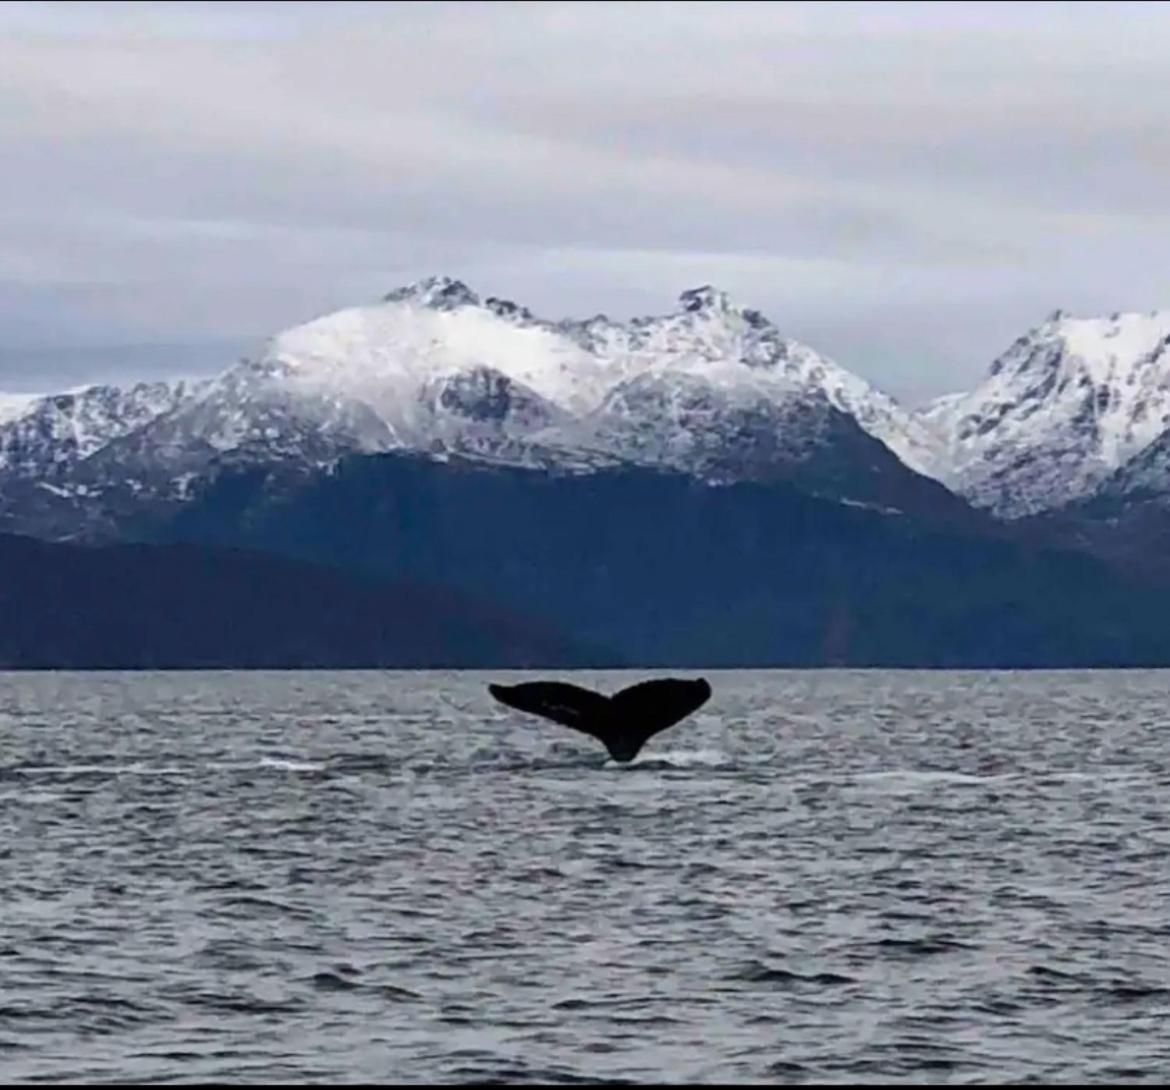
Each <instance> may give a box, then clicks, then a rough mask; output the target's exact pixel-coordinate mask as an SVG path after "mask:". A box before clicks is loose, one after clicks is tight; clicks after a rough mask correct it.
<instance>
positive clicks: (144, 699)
mask: <svg viewBox="0 0 1170 1090" xmlns="http://www.w3.org/2000/svg"><path fill="white" fill-rule="evenodd" d="M642 676H645V675H641V674H637V675H623V674H610V675H578V677H577V680H578V681H581V682H584V683H587V684H597V685H599V686H601V687H603V688H606V689H609V690H612V689H614V688H617V687H619V686H621V685H624V684H628V683H630V682H631V681H633V680H636V679H638V678H640V677H642ZM707 676H708V677H709V678H710V679H711V681H712V682H713V684H714V687H715V695H714V697H713V699H712V701H711V702H710V703H709V704H708V705H707V706H706V707H705V708H704V709H703V710H702V711H700V712H699V713H698V714H697V715H696V716H694V717H693V718H692V719H691V720H689V721H688V722H686V723H685V724H683V725H682V726H680V727H678V728H676V729H674V730H672V731H670V732H668V733H666V734H663V735H660V736H659V737H658V738H656V739H654V740H652V741H651V743H650V744H649V745H648V746H647V748H646V749H645V750H644V751H643V754H642V756H641V758H640V759H639V760H638V761H637V762H636V763H635V764H634V765H632V766H628V767H620V766H615V765H614V764H612V763H610V762H609V761H608V759H607V758H606V755H605V753H604V750H602V749H601V748H600V747H599V746H597V745H595V744H593V743H591V742H590V741H589V740H588V739H583V738H579V736H576V735H574V734H572V733H571V732H569V731H567V730H564V729H562V728H558V727H555V726H553V725H552V724H544V723H541V722H540V721H538V720H534V719H530V718H528V717H525V716H522V715H520V714H519V713H516V712H511V711H508V710H507V709H504V708H501V707H498V706H496V705H494V704H493V703H492V702H491V701H490V699H489V698H488V697H487V695H486V692H485V684H486V682H487V681H488V680H489V677H488V675H479V674H446V673H431V674H395V673H356V674H348V673H333V674H327V673H322V674H312V673H299V674H297V673H294V674H187V675H184V674H137V675H135V674H123V675H98V674H88V675H85V674H73V675H33V674H23V675H13V674H9V675H0V744H2V746H3V750H2V752H0V831H2V834H3V835H2V838H0V974H2V976H0V1078H3V1080H4V1081H27V1080H33V1079H41V1080H54V1081H62V1080H66V1079H73V1080H79V1081H80V1080H93V1081H96V1080H109V1079H113V1078H122V1079H125V1080H128V1081H149V1082H161V1081H168V1080H176V1081H196V1080H212V1079H215V1080H221V1081H228V1082H244V1081H255V1082H260V1081H270V1080H285V1081H298V1080H301V1081H304V1080H321V1081H324V1080H331V1081H348V1082H357V1081H364V1080H367V1079H374V1080H382V1081H388V1080H399V1081H405V1082H424V1081H461V1080H462V1081H483V1080H485V1079H486V1080H490V1079H496V1080H506V1081H522V1080H546V1081H578V1080H590V1081H599V1080H603V1079H614V1080H626V1081H646V1082H654V1081H664V1080H668V1079H669V1080H683V1081H716V1080H720V1079H723V1080H727V1081H731V1082H737V1081H738V1082H744V1081H751V1080H757V1081H759V1080H768V1081H791V1082H798V1081H802V1080H810V1081H812V1080H815V1081H840V1082H850V1081H858V1080H860V1079H872V1080H875V1081H879V1082H899V1081H906V1082H910V1081H914V1082H924V1081H931V1080H934V1081H944V1082H946V1081H953V1082H977V1081H998V1082H1002V1081H1004V1080H1007V1079H1013V1080H1016V1079H1031V1080H1036V1081H1041V1080H1047V1081H1065V1080H1072V1079H1074V1078H1085V1079H1089V1080H1091V1081H1104V1080H1107V1079H1112V1080H1120V1079H1127V1080H1138V1079H1145V1080H1148V1081H1151V1082H1161V1081H1165V1080H1166V1079H1167V1078H1170V1034H1168V1033H1167V1029H1170V961H1168V957H1170V896H1168V894H1170V823H1168V818H1167V813H1168V810H1167V798H1168V792H1170V734H1168V733H1167V730H1166V726H1167V722H1168V719H1170V710H1168V709H1170V703H1168V700H1167V697H1168V695H1170V674H1166V673H1152V672H1151V673H1139V672H1135V673H1100V674H1092V673H1086V674H1014V675H1012V674H998V675H997V674H929V673H920V674H916V673H861V672H857V673H852V672H823V673H785V672H775V673H764V672H750V673H749V672H745V673H711V674H708V675H707ZM491 677H492V678H498V679H501V680H513V679H516V678H517V677H519V675H514V674H495V675H491Z"/></svg>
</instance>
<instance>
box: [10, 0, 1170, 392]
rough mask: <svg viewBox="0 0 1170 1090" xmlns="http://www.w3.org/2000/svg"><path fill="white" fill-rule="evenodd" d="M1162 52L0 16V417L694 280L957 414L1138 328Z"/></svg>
mask: <svg viewBox="0 0 1170 1090" xmlns="http://www.w3.org/2000/svg"><path fill="white" fill-rule="evenodd" d="M1168 53H1170V8H1168V7H1167V6H1165V5H1155V4H1124V3H1118V4H1109V5H1088V4H1076V3H1074V4H1024V3H1008V4H995V3H985V4H969V5H968V4H963V3H940V4H929V3H922V4H881V3H870V2H867V3H863V4H857V5H853V4H807V5H806V4H800V3H794V4H768V3H758V2H751V3H745V4H737V3H729V2H721V3H711V4H707V3H686V4H658V3H621V4H616V3H615V4H607V3H593V2H590V3H581V4H573V3H564V4H562V3H552V2H545V3H541V4H528V3H519V4H511V3H484V4H477V3H451V4H445V3H406V4H401V5H398V4H370V5H366V4H345V3H331V4H281V3H271V4H262V3H252V4H226V3H221V4H214V3H204V4H194V3H167V4H158V5H153V4H112V3H108V4H61V5H58V4H52V3H38V4H27V5H26V4H19V3H17V4H13V3H8V4H5V5H0V151H2V153H3V162H4V169H3V171H2V173H0V177H2V178H3V181H2V182H0V186H2V189H0V192H2V194H3V200H2V201H0V315H2V316H3V318H4V326H5V329H6V335H5V338H4V347H3V348H0V388H3V387H5V386H7V387H8V388H49V387H52V386H54V385H58V384H59V382H58V380H59V379H64V380H65V381H68V382H75V381H80V380H82V379H84V378H90V377H107V376H108V377H117V378H124V377H127V376H128V375H129V374H130V373H147V372H150V371H156V372H166V371H167V370H174V369H176V367H178V366H179V365H178V363H177V362H176V360H178V359H179V358H180V357H181V358H182V359H183V360H184V361H188V362H189V361H190V360H198V361H199V366H206V367H214V366H215V365H216V364H217V362H218V355H219V353H221V352H222V353H226V352H227V351H228V350H229V348H230V349H231V350H232V351H234V350H236V348H237V347H238V350H240V351H243V350H246V349H247V347H248V346H250V345H251V344H252V343H254V342H255V341H256V340H258V339H260V338H261V337H263V336H265V335H266V334H268V333H270V332H274V331H276V330H277V329H279V328H281V327H284V326H287V325H289V324H292V323H294V322H297V321H300V320H303V319H305V318H308V317H311V316H313V315H315V314H318V313H321V312H323V311H326V310H329V309H331V308H333V307H336V306H341V305H346V304H350V303H354V302H360V301H365V300H368V299H370V298H374V297H377V296H378V295H380V294H382V293H384V292H385V291H386V290H388V289H389V288H391V287H393V286H396V285H397V284H399V283H402V282H405V281H409V280H413V279H416V278H418V277H420V276H423V275H427V274H430V273H437V272H445V273H450V274H453V275H459V276H462V277H463V278H464V279H466V280H468V281H469V282H470V283H472V285H473V286H475V287H477V288H479V289H480V290H483V291H485V292H490V293H497V294H508V295H511V296H512V297H514V298H517V299H519V300H520V301H523V302H525V303H527V304H528V305H529V306H531V307H533V309H536V310H538V311H540V312H543V313H547V314H549V315H560V314H564V313H574V314H583V313H592V312H595V311H598V310H604V311H607V312H609V313H612V314H615V315H624V314H631V313H635V312H639V311H646V310H651V311H661V310H664V309H667V308H668V307H670V306H671V305H672V301H673V298H674V296H675V295H677V293H678V292H679V291H681V290H682V289H683V288H686V287H689V286H692V285H694V284H696V283H703V282H708V281H709V282H715V283H718V284H720V285H721V286H723V287H725V288H727V289H728V290H730V291H731V292H732V293H733V294H735V295H737V296H739V297H741V298H742V299H743V300H744V301H745V302H747V303H749V304H751V305H754V306H758V307H760V308H761V309H763V310H765V311H766V312H767V313H769V314H770V315H771V316H772V317H773V318H774V319H775V320H777V321H778V322H779V323H780V324H781V326H782V327H783V328H784V329H785V331H786V332H788V333H789V334H791V335H793V336H797V337H800V338H802V339H804V340H807V341H809V342H810V343H812V344H813V345H815V346H816V347H818V348H820V349H822V350H824V351H827V352H829V353H830V354H833V355H834V356H836V357H837V358H838V359H839V361H840V362H841V363H843V364H845V365H846V366H848V367H851V368H852V369H854V370H856V371H858V372H860V373H862V374H864V375H865V376H866V377H867V378H870V379H871V380H873V381H875V382H877V383H878V384H879V385H883V386H885V387H886V388H888V389H890V390H891V392H894V393H896V394H899V395H902V396H906V397H907V398H908V399H910V400H915V399H917V398H920V397H925V396H929V395H932V394H935V393H940V392H943V391H946V390H951V389H955V388H960V387H964V386H968V385H970V384H971V383H972V382H974V381H976V380H977V378H978V376H979V375H980V374H981V373H982V371H983V370H984V369H985V367H986V365H987V363H988V362H989V361H990V359H991V357H992V356H994V355H995V354H996V353H997V352H998V351H999V350H1000V349H1001V348H1002V347H1003V346H1004V345H1006V343H1008V342H1009V341H1010V340H1012V339H1013V338H1014V337H1015V336H1016V335H1017V333H1019V332H1020V331H1021V330H1022V329H1023V328H1024V327H1026V326H1027V325H1029V324H1031V323H1032V322H1034V321H1036V320H1038V319H1039V318H1041V317H1042V316H1043V314H1044V313H1046V312H1047V311H1049V310H1051V309H1053V308H1054V307H1057V306H1061V307H1064V308H1066V309H1070V310H1074V311H1081V312H1109V311H1112V310H1119V309H1120V310H1148V309H1152V308H1154V307H1159V306H1162V307H1167V306H1170V184H1167V183H1168V182H1170V67H1168V66H1167V65H1166V63H1165V56H1166V55H1167V54H1168ZM150 344H156V345H158V346H159V348H158V351H157V352H156V353H154V354H153V355H152V353H151V352H150V351H149V350H144V349H141V348H138V349H135V350H134V351H128V352H127V353H126V354H125V358H124V360H123V362H122V363H121V364H119V363H118V362H117V360H118V351H117V346H121V345H136V346H142V345H150ZM166 346H171V347H169V348H168V347H166ZM176 346H177V347H176ZM200 346H203V348H202V350H201V349H200ZM184 353H186V355H185V354H184ZM85 360H92V361H94V362H93V363H92V364H87V363H84V362H83V361H85ZM30 361H33V362H30ZM79 361H82V362H79ZM230 362H231V358H225V359H223V360H222V363H223V364H224V365H226V364H227V363H230ZM90 372H93V373H92V374H91V373H90Z"/></svg>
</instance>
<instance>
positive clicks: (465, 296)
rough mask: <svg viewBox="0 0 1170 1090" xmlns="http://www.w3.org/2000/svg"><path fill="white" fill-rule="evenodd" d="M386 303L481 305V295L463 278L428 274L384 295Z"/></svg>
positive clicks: (441, 306) (441, 307) (440, 306)
mask: <svg viewBox="0 0 1170 1090" xmlns="http://www.w3.org/2000/svg"><path fill="white" fill-rule="evenodd" d="M383 302H386V303H413V304H415V305H416V306H420V307H430V308H431V309H433V310H454V309H456V308H457V307H475V306H479V296H478V295H476V294H475V292H473V291H472V290H471V289H470V288H469V287H468V286H467V285H466V284H464V283H463V281H462V280H454V279H452V278H451V277H449V276H428V277H426V278H425V279H423V280H419V281H417V282H416V283H414V284H408V285H406V286H405V287H401V288H396V289H395V290H394V291H392V292H389V293H388V294H387V295H385V296H384V297H383Z"/></svg>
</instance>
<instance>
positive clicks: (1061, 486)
mask: <svg viewBox="0 0 1170 1090" xmlns="http://www.w3.org/2000/svg"><path fill="white" fill-rule="evenodd" d="M918 420H919V422H920V423H922V424H924V425H925V426H926V427H928V428H930V429H931V430H933V431H934V433H935V434H936V435H937V436H938V439H939V442H940V444H941V445H940V447H939V448H938V454H937V458H938V460H937V462H936V463H935V464H934V465H933V466H927V467H925V468H926V469H927V471H928V472H931V473H932V474H933V475H934V476H936V477H937V478H938V479H940V480H942V481H943V482H944V483H946V484H947V485H948V486H949V487H951V488H952V489H954V490H955V491H957V492H959V493H960V494H961V495H963V496H965V497H966V498H967V499H969V500H970V501H971V502H973V503H975V504H976V505H978V506H981V507H987V508H990V509H992V510H993V511H995V512H996V513H997V514H999V515H1001V516H1005V517H1008V518H1016V517H1020V516H1025V515H1029V514H1035V513H1038V512H1041V511H1045V510H1049V509H1052V508H1055V507H1059V506H1061V505H1063V504H1066V503H1069V502H1072V501H1075V500H1078V499H1081V498H1083V497H1085V496H1088V495H1090V494H1091V493H1093V492H1094V490H1095V489H1097V488H1098V486H1100V485H1101V484H1102V482H1103V481H1105V480H1106V479H1107V478H1109V477H1110V476H1111V475H1112V474H1114V473H1116V472H1117V471H1118V470H1119V469H1120V468H1121V467H1122V466H1125V465H1126V464H1127V463H1128V462H1130V460H1131V459H1134V458H1135V456H1138V455H1139V454H1140V453H1141V452H1142V451H1143V450H1145V449H1146V448H1147V447H1149V446H1150V444H1151V443H1153V442H1154V441H1155V440H1157V439H1158V438H1159V436H1161V435H1162V434H1163V433H1164V432H1165V431H1166V430H1167V428H1168V427H1170V311H1161V312H1158V311H1155V312H1153V313H1145V314H1133V313H1131V314H1114V315H1112V316H1111V317H1109V318H1071V317H1067V316H1065V315H1064V314H1062V313H1060V312H1057V313H1055V314H1053V315H1052V316H1050V317H1049V318H1048V320H1047V321H1045V322H1044V323H1042V324H1041V325H1039V326H1037V327H1036V328H1034V329H1032V330H1030V331H1029V332H1028V333H1026V334H1025V335H1024V336H1022V337H1020V338H1019V339H1018V340H1017V341H1016V342H1015V343H1014V344H1013V345H1011V347H1010V348H1008V350H1007V351H1006V352H1005V353H1004V354H1003V355H1001V356H1000V357H999V358H998V359H997V360H996V361H995V362H994V363H993V364H992V367H991V372H990V374H989V376H988V378H987V380H986V381H985V382H984V383H983V384H982V385H981V386H979V387H978V388H977V389H975V390H973V391H972V392H971V393H968V394H957V395H951V396H948V397H945V398H940V399H939V400H937V401H935V402H933V403H932V404H931V405H929V406H927V407H926V408H925V409H923V410H922V411H921V412H920V413H919V414H918Z"/></svg>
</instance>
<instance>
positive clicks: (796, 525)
mask: <svg viewBox="0 0 1170 1090" xmlns="http://www.w3.org/2000/svg"><path fill="white" fill-rule="evenodd" d="M137 531H138V532H139V533H140V534H142V533H147V532H149V533H153V534H155V535H157V536H159V537H163V536H167V537H170V538H172V539H188V540H198V541H203V542H206V543H209V544H246V545H248V546H250V547H254V548H259V549H269V550H272V551H273V552H283V553H285V554H288V555H297V556H299V557H301V558H311V559H313V560H316V561H320V562H325V563H329V564H333V565H336V566H338V567H340V568H344V569H346V570H349V571H361V572H366V573H370V574H377V575H380V576H382V577H385V578H389V579H394V580H404V581H406V582H408V583H412V584H413V583H422V584H425V585H441V586H449V587H452V588H457V589H459V590H460V591H462V592H464V593H467V594H471V595H473V596H475V597H476V598H478V599H480V600H490V601H494V602H499V603H508V605H509V607H510V608H514V609H516V610H518V611H520V612H521V613H522V614H523V615H524V616H531V617H538V618H540V619H541V621H542V622H543V623H545V624H547V625H549V626H550V627H551V626H558V627H560V628H561V629H562V630H563V631H565V632H566V633H569V634H571V636H572V638H573V639H575V640H578V641H580V642H582V643H585V644H589V645H592V646H599V647H608V648H613V649H614V650H615V651H616V652H617V653H618V654H620V655H621V657H622V658H623V659H625V660H626V661H628V662H629V663H630V664H631V665H637V666H651V665H653V666H680V667H681V666H694V667H699V668H708V667H719V666H727V667H733V666H818V665H849V666H925V667H1057V666H1121V665H1170V620H1167V618H1170V591H1167V590H1158V589H1152V588H1149V587H1143V586H1140V585H1137V584H1133V583H1130V582H1128V581H1127V580H1126V579H1125V578H1123V577H1122V576H1120V575H1118V574H1117V573H1116V572H1113V571H1111V570H1110V569H1109V568H1108V567H1107V566H1106V565H1105V564H1103V563H1102V562H1100V561H1098V560H1096V559H1094V558H1092V557H1089V556H1087V555H1084V554H1079V553H1071V552H1062V551H1059V550H1056V549H1040V548H1035V547H1031V546H1028V545H1027V544H1024V543H1020V542H1014V541H1010V540H1005V539H1002V538H999V539H997V538H995V537H992V536H987V535H979V534H971V533H968V532H965V531H959V530H956V529H945V528H942V527H940V526H938V525H933V524H930V523H926V522H923V521H922V520H917V519H914V518H912V517H909V516H907V515H904V514H901V513H897V512H889V511H884V510H880V509H875V508H873V507H870V506H863V505H857V504H847V503H840V502H835V501H832V500H827V499H820V498H816V497H812V496H809V495H808V494H806V493H804V492H802V491H801V490H799V489H798V488H796V487H793V486H788V485H784V484H771V485H765V484H759V483H742V484H735V485H728V486H721V487H712V486H709V485H705V484H702V483H700V482H698V481H696V480H695V479H694V478H693V477H692V476H689V475H686V474H675V473H667V472H659V471H655V470H650V469H642V468H632V467H626V468H621V469H613V470H603V471H594V472H590V473H584V474H579V475H577V474H565V473H550V472H547V471H543V470H533V469H523V468H505V467H500V466H494V467H493V466H487V465H484V464H483V463H477V462H472V461H466V462H463V461H460V460H457V459H452V460H450V461H448V462H445V463H441V462H435V461H432V460H430V459H427V458H424V457H414V456H406V455H378V456H373V457H357V458H352V459H349V460H346V461H343V462H342V463H340V464H339V465H338V466H337V467H335V468H334V469H332V470H329V471H322V472H320V473H317V474H312V475H308V476H306V475H303V474H301V473H290V474H287V475H285V474H283V473H282V472H281V471H280V470H279V469H275V468H268V469H258V468H255V467H242V468H240V469H239V470H237V471H235V472H227V473H225V474H223V475H222V476H221V477H219V478H218V479H216V480H215V481H214V482H212V483H211V484H209V485H208V486H207V487H206V488H205V489H204V490H202V491H200V492H199V493H198V494H196V495H195V496H193V497H192V499H191V501H190V502H189V503H188V504H187V505H186V506H185V507H184V508H183V509H182V511H181V513H180V514H179V515H178V517H177V518H175V519H173V520H172V521H171V522H170V523H169V524H168V525H164V526H161V527H160V526H158V525H155V526H153V527H152V526H148V525H147V524H145V523H144V524H140V525H139V526H138V528H137Z"/></svg>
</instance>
